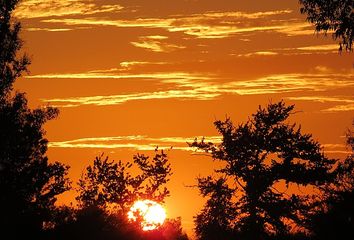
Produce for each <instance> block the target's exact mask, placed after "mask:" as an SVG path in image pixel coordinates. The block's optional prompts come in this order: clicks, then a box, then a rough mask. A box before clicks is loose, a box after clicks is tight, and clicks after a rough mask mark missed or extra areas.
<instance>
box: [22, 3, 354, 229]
mask: <svg viewBox="0 0 354 240" xmlns="http://www.w3.org/2000/svg"><path fill="white" fill-rule="evenodd" d="M16 16H17V17H18V18H19V19H20V20H21V22H22V24H23V32H22V38H23V39H24V40H25V47H24V49H25V50H26V52H28V53H29V55H30V56H32V61H33V63H32V65H31V67H30V71H31V72H30V74H29V75H28V76H26V77H24V78H23V79H20V80H19V81H18V82H17V84H16V88H17V89H20V90H21V91H25V92H27V94H28V95H27V96H28V98H29V100H30V104H31V106H39V105H46V104H51V105H54V106H57V107H59V108H60V111H61V114H60V116H59V118H58V119H57V120H54V121H51V122H50V123H48V124H47V125H46V130H47V137H48V139H49V140H50V142H51V143H50V148H49V152H48V154H49V157H50V159H51V160H52V161H54V160H57V161H61V162H63V163H66V164H69V165H70V166H71V170H70V176H71V177H72V179H73V181H77V179H78V177H79V176H80V174H81V172H82V171H83V169H84V168H85V166H87V164H89V163H91V161H92V160H93V159H94V158H95V156H96V155H97V154H99V153H101V152H105V153H106V154H108V155H109V156H110V157H111V158H112V159H122V160H131V159H132V156H133V154H135V153H137V152H148V153H149V154H150V155H152V154H153V152H152V150H153V149H154V148H155V146H156V145H158V146H160V147H162V148H163V147H167V148H169V147H170V146H173V149H172V150H169V152H168V154H169V156H170V160H171V164H172V167H173V172H174V175H173V176H172V179H171V182H170V183H169V188H170V190H171V197H170V198H169V199H168V200H167V203H166V205H167V211H168V214H169V216H170V217H177V216H182V222H183V225H184V227H185V228H186V229H191V228H192V221H193V218H192V217H193V215H195V214H196V213H197V212H198V210H199V209H200V208H201V206H202V204H203V201H202V199H201V198H200V197H199V196H198V191H197V189H193V188H187V187H186V185H193V184H195V183H196V181H195V178H196V177H197V176H198V175H206V174H208V173H211V171H212V169H213V168H214V167H215V164H216V163H215V162H212V161H211V160H210V159H207V158H202V157H200V156H196V155H193V152H191V151H190V150H191V149H189V148H188V147H187V144H186V142H187V141H192V140H193V139H194V137H196V136H207V138H210V139H213V140H215V141H217V139H218V138H217V133H216V131H215V129H214V127H213V125H212V123H213V121H214V120H216V119H224V118H225V116H230V117H231V118H232V119H233V121H234V122H239V121H245V120H247V116H249V115H250V114H251V113H253V112H255V111H256V109H257V107H258V105H259V104H261V105H265V104H267V103H269V102H270V101H273V102H275V101H278V100H280V99H284V100H285V101H286V102H287V103H289V104H296V110H297V111H299V113H297V114H296V115H294V116H293V117H292V120H293V121H296V122H298V123H301V124H302V128H303V131H304V132H311V133H313V135H314V138H315V139H317V140H319V141H320V142H321V143H322V144H323V145H324V149H325V150H326V151H327V153H328V154H329V155H331V156H336V157H343V156H345V154H346V152H347V149H346V148H345V146H344V140H345V139H344V137H343V136H344V133H345V131H346V129H347V128H348V127H350V125H351V122H352V119H353V117H354V116H353V113H354V97H353V93H354V69H353V64H354V62H353V54H348V53H342V54H341V55H340V54H338V51H337V50H338V45H337V44H336V42H335V41H333V40H332V38H331V37H330V36H328V37H324V36H323V35H317V34H315V33H314V31H313V27H312V26H311V25H309V24H308V23H307V22H306V21H305V18H304V16H302V15H300V14H299V5H298V1H297V0H288V1H284V0H276V1H275V0H269V1H263V0H255V1H240V0H219V1H215V0H174V1H166V0H148V1H147V0H145V1H143V0H124V1H123V0H122V1H120V0H107V1H106V0H105V1H98V0H51V1H46V0H27V1H23V3H22V4H21V5H20V7H19V8H18V10H17V12H16ZM70 196H71V195H70ZM70 196H67V197H66V198H65V199H68V198H70Z"/></svg>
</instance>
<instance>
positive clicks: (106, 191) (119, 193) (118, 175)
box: [77, 150, 171, 212]
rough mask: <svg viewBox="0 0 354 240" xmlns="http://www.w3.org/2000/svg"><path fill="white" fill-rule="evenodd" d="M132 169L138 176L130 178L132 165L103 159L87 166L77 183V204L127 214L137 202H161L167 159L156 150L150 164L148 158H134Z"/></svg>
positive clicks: (167, 171) (163, 195)
mask: <svg viewBox="0 0 354 240" xmlns="http://www.w3.org/2000/svg"><path fill="white" fill-rule="evenodd" d="M134 164H135V167H137V168H138V170H140V173H139V174H137V175H136V176H133V175H132V173H131V170H132V167H133V166H134V165H133V164H132V163H130V162H127V163H123V162H122V161H118V162H117V163H116V162H114V161H110V160H109V159H108V157H106V158H103V155H101V156H99V157H96V159H95V161H94V163H93V166H88V167H87V168H86V172H85V173H84V174H83V175H82V177H81V179H80V180H79V182H78V185H79V188H78V193H79V195H78V197H77V200H78V201H79V203H80V204H81V206H82V207H88V206H99V207H103V208H107V207H108V206H111V205H112V204H113V205H115V206H117V207H118V210H119V211H123V212H126V211H127V209H129V207H130V206H131V204H132V203H133V202H134V201H135V200H136V199H139V198H142V199H150V200H155V201H158V202H162V201H163V200H164V198H165V197H166V196H168V195H169V191H168V189H167V188H166V187H162V186H163V185H164V184H166V183H167V182H168V181H169V176H170V175H171V166H170V164H169V163H168V160H167V155H166V154H165V153H164V152H163V151H161V153H158V151H157V150H156V152H155V157H154V158H153V159H152V160H151V161H150V159H149V157H148V156H145V155H143V154H137V155H135V156H134Z"/></svg>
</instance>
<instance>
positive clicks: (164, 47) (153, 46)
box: [131, 36, 186, 53]
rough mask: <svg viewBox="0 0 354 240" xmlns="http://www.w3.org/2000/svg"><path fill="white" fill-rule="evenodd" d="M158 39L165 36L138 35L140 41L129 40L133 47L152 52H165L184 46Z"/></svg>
mask: <svg viewBox="0 0 354 240" xmlns="http://www.w3.org/2000/svg"><path fill="white" fill-rule="evenodd" d="M160 39H165V38H157V36H147V37H140V42H131V44H132V45H133V46H135V47H139V48H145V49H147V50H150V51H153V52H165V53H169V52H172V51H175V50H177V49H183V48H186V47H184V46H179V45H176V44H171V43H165V42H162V41H161V40H160Z"/></svg>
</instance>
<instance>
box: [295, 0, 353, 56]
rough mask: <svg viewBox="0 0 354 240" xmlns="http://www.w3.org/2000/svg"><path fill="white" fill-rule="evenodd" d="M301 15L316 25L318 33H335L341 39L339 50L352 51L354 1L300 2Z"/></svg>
mask: <svg viewBox="0 0 354 240" xmlns="http://www.w3.org/2000/svg"><path fill="white" fill-rule="evenodd" d="M300 4H301V5H302V7H301V9H300V11H301V13H304V14H307V20H308V21H309V22H311V23H313V24H315V30H316V31H317V32H324V33H327V32H328V31H329V32H333V34H332V36H333V38H334V39H339V49H340V51H342V49H345V50H347V51H351V50H352V46H353V39H354V11H353V7H354V1H353V0H300Z"/></svg>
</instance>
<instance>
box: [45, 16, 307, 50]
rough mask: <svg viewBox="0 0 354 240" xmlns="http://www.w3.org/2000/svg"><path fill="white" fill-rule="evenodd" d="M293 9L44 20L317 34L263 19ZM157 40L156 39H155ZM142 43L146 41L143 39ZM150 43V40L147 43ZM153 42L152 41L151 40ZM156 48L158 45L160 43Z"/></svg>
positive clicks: (218, 32)
mask: <svg viewBox="0 0 354 240" xmlns="http://www.w3.org/2000/svg"><path fill="white" fill-rule="evenodd" d="M290 13H292V11H291V10H277V11H265V12H254V13H246V12H207V13H201V14H192V15H173V16H168V17H165V18H135V19H134V18H133V19H115V20H114V19H105V18H98V17H90V18H87V17H86V18H65V19H62V18H57V19H55V18H53V19H45V20H42V21H41V22H42V23H60V24H64V25H69V26H76V25H82V26H91V27H94V26H96V27H97V26H110V27H119V28H159V29H164V30H166V31H168V32H171V33H173V32H182V33H184V34H186V35H189V36H193V37H196V38H201V39H218V38H227V37H230V36H232V35H235V34H245V33H252V32H265V31H267V32H268V31H271V32H277V33H282V34H286V35H288V36H298V35H309V34H313V30H311V29H312V28H311V25H310V24H308V23H306V22H304V21H303V20H301V19H299V20H296V19H295V20H294V19H292V20H289V21H277V20H274V21H263V22H262V24H260V23H259V21H256V20H259V19H268V20H269V19H271V18H272V17H275V16H286V15H288V14H290ZM155 40H156V39H155ZM140 44H142V43H140ZM144 45H147V43H144ZM150 45H152V43H151V42H150ZM154 49H157V48H156V47H155V48H154Z"/></svg>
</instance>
